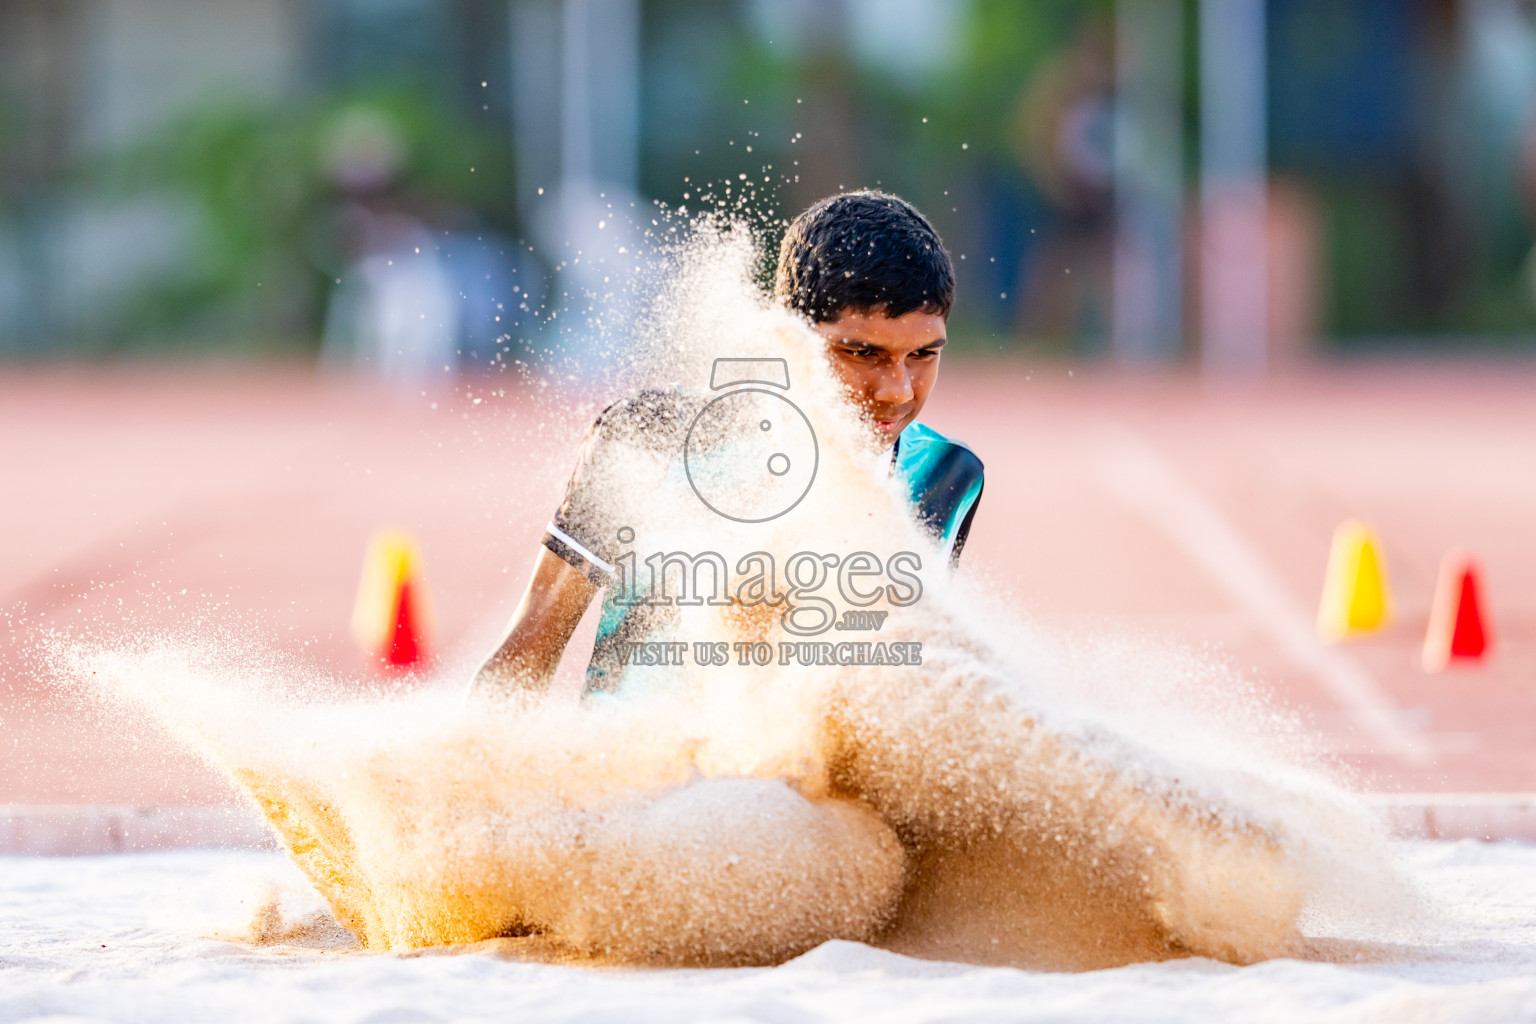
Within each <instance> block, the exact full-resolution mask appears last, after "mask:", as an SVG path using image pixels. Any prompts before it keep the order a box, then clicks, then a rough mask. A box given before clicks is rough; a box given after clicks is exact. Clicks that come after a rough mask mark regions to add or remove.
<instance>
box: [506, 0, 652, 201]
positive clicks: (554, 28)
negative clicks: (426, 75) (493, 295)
mask: <svg viewBox="0 0 1536 1024" xmlns="http://www.w3.org/2000/svg"><path fill="white" fill-rule="evenodd" d="M511 2H512V9H511V18H510V19H509V22H510V24H511V31H512V40H511V45H512V75H511V78H512V112H513V135H514V139H513V142H514V145H515V146H516V149H517V170H518V191H519V196H520V197H521V199H522V202H523V204H524V208H525V211H530V208H531V207H532V206H533V205H535V199H536V198H537V196H538V194H539V193H538V190H539V189H540V188H544V189H546V190H549V191H551V192H553V191H554V190H555V189H556V188H557V187H559V188H560V190H561V191H562V192H569V191H573V190H575V191H581V192H588V191H592V187H593V186H594V185H596V186H598V188H599V189H601V188H605V187H609V186H611V187H612V188H613V189H616V190H618V191H620V192H622V193H624V194H625V195H629V194H630V193H632V192H633V191H634V190H635V188H636V185H637V183H638V181H637V179H638V173H637V171H638V167H639V142H640V5H639V2H638V0H511Z"/></svg>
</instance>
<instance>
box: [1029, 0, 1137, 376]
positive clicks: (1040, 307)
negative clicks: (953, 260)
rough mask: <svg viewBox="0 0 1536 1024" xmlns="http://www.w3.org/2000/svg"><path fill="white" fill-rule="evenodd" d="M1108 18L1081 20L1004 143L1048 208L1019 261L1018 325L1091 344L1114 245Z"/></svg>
mask: <svg viewBox="0 0 1536 1024" xmlns="http://www.w3.org/2000/svg"><path fill="white" fill-rule="evenodd" d="M1112 42H1113V40H1112V36H1111V33H1110V30H1109V26H1108V25H1106V24H1105V23H1104V22H1102V21H1101V20H1098V19H1091V20H1089V21H1088V22H1087V23H1086V24H1085V25H1084V26H1083V27H1082V28H1081V29H1080V30H1079V31H1078V34H1077V36H1076V38H1075V39H1074V40H1073V42H1072V43H1071V44H1070V45H1069V46H1068V47H1066V48H1065V49H1064V50H1063V51H1061V52H1060V53H1058V54H1056V55H1055V56H1053V57H1051V58H1050V59H1049V60H1047V61H1046V62H1045V64H1044V65H1043V66H1042V67H1041V68H1040V70H1039V71H1037V72H1036V73H1035V75H1034V76H1033V77H1032V78H1031V79H1030V80H1029V83H1028V84H1027V85H1026V86H1025V88H1024V91H1023V93H1022V94H1021V95H1020V96H1019V99H1018V103H1017V106H1016V108H1015V111H1014V116H1013V130H1012V131H1013V136H1012V137H1013V149H1014V153H1015V156H1016V158H1017V159H1018V160H1019V161H1020V163H1021V164H1022V165H1023V167H1024V170H1025V172H1026V173H1027V174H1028V175H1029V177H1030V179H1031V180H1032V181H1033V182H1034V184H1035V185H1036V187H1038V188H1039V190H1040V191H1041V193H1043V194H1044V195H1045V197H1046V198H1047V199H1048V200H1049V202H1050V210H1051V213H1052V217H1051V219H1050V221H1049V222H1048V223H1047V224H1046V225H1044V226H1043V227H1042V228H1041V229H1040V231H1041V234H1042V236H1043V237H1041V238H1040V240H1039V241H1038V243H1037V244H1036V245H1035V246H1034V247H1033V248H1032V250H1031V252H1030V255H1029V257H1028V259H1027V260H1026V261H1025V263H1024V265H1023V267H1022V268H1021V271H1020V274H1021V281H1020V286H1019V288H1018V293H1019V295H1020V300H1021V301H1020V302H1019V305H1018V314H1017V318H1018V319H1017V327H1018V330H1019V332H1020V333H1021V334H1023V335H1025V336H1030V337H1036V338H1042V339H1044V340H1046V341H1048V342H1055V343H1060V344H1068V345H1071V347H1072V350H1073V352H1074V353H1075V354H1078V355H1087V354H1093V353H1096V352H1098V351H1100V350H1101V349H1102V347H1103V345H1104V339H1105V337H1106V335H1107V333H1108V325H1109V308H1110V307H1109V304H1110V300H1111V292H1112V282H1111V271H1112V265H1113V255H1114V191H1113V185H1114V181H1113V170H1114V165H1113V154H1112V152H1111V148H1110V147H1111V144H1112V141H1113V120H1112V102H1113V97H1112V88H1113V84H1114V65H1113V56H1112Z"/></svg>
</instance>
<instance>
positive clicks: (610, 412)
mask: <svg viewBox="0 0 1536 1024" xmlns="http://www.w3.org/2000/svg"><path fill="white" fill-rule="evenodd" d="M693 402H694V399H693V398H691V397H690V396H688V395H686V394H683V393H675V392H661V391H648V392H642V393H640V394H638V395H635V396H634V397H632V398H628V399H625V400H623V401H620V402H616V403H614V404H613V405H611V406H609V407H608V408H607V409H605V410H603V412H602V414H601V415H599V416H598V418H597V420H596V421H594V422H593V424H592V427H591V428H590V429H589V430H588V432H587V436H586V439H585V440H584V441H583V443H582V448H581V454H580V456H579V458H578V460H577V464H576V469H575V471H574V472H573V473H572V474H571V480H570V483H569V484H568V485H567V487H566V493H565V500H564V501H563V502H561V504H560V507H559V509H557V510H556V512H555V515H554V517H553V519H551V520H550V523H549V526H548V528H547V529H546V531H545V533H544V546H545V547H547V548H549V550H550V551H553V552H554V553H555V554H556V555H558V556H560V557H561V558H562V559H564V560H565V561H566V562H568V563H570V565H571V566H572V567H574V568H575V569H577V570H579V571H580V572H582V573H583V574H585V575H586V576H587V578H588V579H590V580H592V582H593V583H596V584H597V585H598V586H601V587H604V588H606V590H605V593H604V595H603V606H602V616H601V618H600V619H599V620H598V629H597V642H596V644H595V646H594V648H593V652H592V660H591V663H590V664H589V665H588V666H587V683H586V692H587V693H592V692H595V691H611V690H616V689H617V688H618V686H619V684H620V681H621V677H622V676H623V675H625V668H624V665H623V659H622V658H621V657H619V654H618V652H619V651H620V650H621V649H623V647H624V645H627V644H632V643H636V642H645V641H647V640H651V639H655V637H656V636H657V635H662V634H665V632H666V630H667V629H668V628H669V627H668V624H667V622H666V621H663V620H664V619H666V618H667V617H668V616H669V615H673V614H675V609H672V608H667V607H656V606H654V605H649V604H643V603H642V604H634V603H620V602H619V600H618V596H619V595H618V593H617V592H618V591H619V590H620V589H622V588H620V587H615V586H612V585H611V584H613V583H614V582H615V579H616V573H617V570H616V569H615V562H616V561H617V560H618V558H619V555H620V550H619V545H618V544H616V543H615V536H614V530H613V527H612V524H613V522H615V521H618V519H617V518H616V515H615V513H616V512H619V511H620V510H615V509H612V508H607V507H604V492H605V490H606V489H605V488H604V487H603V486H602V481H603V480H604V479H605V476H606V470H605V468H604V466H603V462H604V460H605V459H609V458H625V457H631V458H632V457H633V454H632V453H633V452H634V451H635V450H636V447H637V446H638V447H640V448H645V449H651V450H654V451H655V452H658V453H668V452H678V451H681V450H682V445H683V435H684V434H685V433H686V429H687V425H688V423H689V421H690V418H691V413H693V412H695V411H696V410H695V409H694V408H693ZM620 438H622V439H624V441H625V442H626V443H627V445H629V446H630V447H629V448H628V451H629V452H630V453H631V454H630V455H628V456H626V455H624V454H623V451H624V449H623V448H622V446H620V445H616V444H614V443H613V442H614V441H616V440H617V439H620ZM891 470H892V472H893V473H895V474H896V475H897V476H898V477H900V478H901V479H902V480H904V481H905V482H906V484H907V488H908V494H909V495H910V498H911V502H912V513H913V516H914V517H915V518H916V519H917V521H918V522H919V523H920V524H922V525H923V526H924V527H925V528H926V529H927V530H928V531H929V532H930V533H931V534H932V536H933V538H934V543H935V544H936V545H937V546H938V548H939V550H940V551H941V552H943V554H944V555H945V557H946V558H947V559H948V560H949V562H950V564H951V565H954V564H956V563H958V561H959V559H960V552H961V549H962V548H964V547H965V541H966V537H967V535H968V534H969V533H970V529H971V522H972V520H973V519H974V518H975V516H976V507H977V505H978V504H979V503H980V501H981V490H982V465H981V460H980V459H979V458H977V457H976V454H975V453H974V452H972V451H971V450H970V449H969V448H967V447H966V446H965V445H963V444H961V443H959V442H958V441H952V440H950V439H949V438H947V437H945V436H944V435H943V434H940V433H939V432H938V431H936V430H933V429H931V428H929V427H926V426H924V425H923V424H921V423H913V424H911V425H910V426H908V427H907V428H906V429H905V430H903V431H902V432H901V435H900V436H899V437H898V438H897V440H896V446H895V450H894V451H893V452H892V458H891Z"/></svg>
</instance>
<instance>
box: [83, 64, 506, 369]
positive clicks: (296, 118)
mask: <svg viewBox="0 0 1536 1024" xmlns="http://www.w3.org/2000/svg"><path fill="white" fill-rule="evenodd" d="M359 116H362V117H365V118H367V119H369V120H370V121H372V122H374V123H380V124H383V125H387V126H388V129H389V130H390V131H391V132H392V134H393V137H394V139H395V140H397V142H398V146H399V150H400V152H399V154H398V166H397V167H396V168H395V170H394V172H393V174H392V177H391V180H390V182H389V183H388V187H387V192H385V193H384V194H382V195H376V196H373V197H371V198H372V199H373V200H375V201H379V200H382V201H385V202H388V203H390V204H392V205H394V206H398V207H401V208H403V209H405V210H407V211H409V212H410V213H412V214H413V215H416V216H420V217H422V218H423V219H424V220H425V221H427V222H428V223H432V222H433V221H434V219H435V218H436V217H437V216H438V215H440V214H445V215H449V216H459V217H464V216H466V215H467V216H472V217H473V218H474V219H475V220H476V222H479V223H485V224H489V225H493V226H496V227H498V228H502V229H505V228H507V227H508V226H510V225H511V224H512V221H513V216H514V210H513V192H512V188H511V180H512V165H511V157H512V154H511V151H510V146H509V145H508V143H507V141H506V138H505V136H504V135H501V134H496V133H492V132H488V131H486V130H484V129H481V128H478V127H476V126H474V125H472V124H471V123H470V122H469V121H468V120H466V119H465V118H463V117H462V116H460V115H459V114H458V113H457V112H455V111H453V110H451V109H449V108H447V107H446V106H444V105H443V104H441V103H439V102H437V101H435V100H433V99H432V98H431V97H430V96H429V95H428V94H425V93H423V92H420V91H415V90H411V89H405V88H396V89H387V88H370V89H363V90H356V91H348V92H342V93H336V94H329V95H321V96H317V97H315V98H313V99H310V100H308V101H306V102H300V103H289V104H282V105H268V106H254V105H250V104H234V105H222V104H221V105H215V106H211V107H208V108H205V109H202V110H198V111H196V112H193V113H191V114H189V115H187V116H185V117H183V118H180V119H178V120H177V121H176V122H175V123H174V124H173V125H171V126H170V127H168V128H166V129H164V130H161V131H159V132H157V133H155V134H154V135H153V136H151V137H149V138H148V139H146V140H145V141H144V142H142V143H139V144H137V145H135V146H133V147H132V148H130V149H128V150H126V151H124V152H121V153H117V154H114V155H113V156H111V157H109V158H107V159H105V160H103V161H100V162H99V163H97V164H96V165H95V166H93V167H92V168H90V170H89V177H90V178H91V179H92V182H93V184H95V185H96V186H98V187H101V188H103V189H104V191H105V192H106V193H107V194H108V195H112V196H116V197H119V198H130V197H134V196H152V197H168V198H170V199H172V201H174V202H178V203H185V204H190V207H191V210H192V213H193V223H194V224H195V237H194V239H193V255H192V258H191V259H190V260H187V261H185V262H184V263H182V264H180V265H178V266H177V267H176V268H175V270H173V271H171V272H169V273H168V274H165V275H161V276H159V277H157V278H156V279H154V280H152V281H151V282H150V283H148V284H147V285H146V286H144V287H142V288H140V289H138V290H137V291H136V292H135V294H134V295H133V297H132V299H131V301H130V303H129V305H128V308H127V309H125V310H124V311H123V312H122V314H121V315H120V316H117V317H114V318H113V320H112V323H111V327H110V330H109V332H108V344H109V345H110V346H111V347H112V348H114V349H117V350H122V349H127V348H183V347H189V348H190V347H208V346H212V345H218V344H220V343H224V344H229V345H242V346H247V347H249V346H251V345H255V346H256V347H258V348H260V347H263V346H266V347H270V348H271V349H273V350H282V349H299V350H312V349H313V348H314V346H315V345H316V343H317V339H318V335H319V328H320V324H321V320H322V317H323V310H324V299H325V295H326V293H327V291H328V289H329V288H330V286H331V285H332V284H333V283H334V281H335V279H336V278H337V277H339V276H340V274H341V272H342V270H343V269H344V254H343V253H342V251H341V248H342V245H343V243H342V240H341V239H340V238H339V237H338V232H339V226H338V223H337V221H338V212H339V204H340V203H341V202H342V201H343V200H344V199H346V198H347V197H346V196H345V195H344V194H343V190H342V189H341V188H340V187H339V186H338V183H337V181H336V180H335V178H334V175H333V174H332V172H331V169H330V168H329V167H328V165H327V154H328V149H329V147H331V146H332V144H333V143H334V142H335V140H336V138H337V133H338V131H342V130H344V127H343V126H344V124H345V123H346V122H347V121H348V119H354V120H355V119H356V118H358V117H359Z"/></svg>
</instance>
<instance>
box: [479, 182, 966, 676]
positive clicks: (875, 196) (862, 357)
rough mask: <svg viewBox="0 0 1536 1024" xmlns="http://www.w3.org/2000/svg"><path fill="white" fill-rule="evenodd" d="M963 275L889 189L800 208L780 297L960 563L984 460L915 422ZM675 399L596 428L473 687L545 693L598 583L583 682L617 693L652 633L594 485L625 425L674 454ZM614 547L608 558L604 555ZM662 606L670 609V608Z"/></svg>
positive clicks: (649, 396) (633, 409) (934, 374)
mask: <svg viewBox="0 0 1536 1024" xmlns="http://www.w3.org/2000/svg"><path fill="white" fill-rule="evenodd" d="M954 292H955V272H954V265H953V263H952V262H951V260H950V257H949V253H948V252H947V251H945V249H944V245H943V243H942V242H940V240H939V236H938V233H937V232H935V231H934V229H933V226H932V225H931V224H929V223H928V221H927V219H926V218H925V217H923V215H922V214H921V213H919V212H918V211H917V209H916V208H914V207H913V206H912V205H911V204H909V203H907V202H905V201H904V200H901V199H898V198H897V197H895V196H892V195H886V194H884V193H881V192H849V193H844V194H842V195H836V196H832V197H830V198H827V199H823V200H822V201H821V202H819V203H817V204H815V205H814V206H812V207H811V208H810V209H808V210H806V211H805V212H804V213H802V214H801V215H800V216H799V217H797V218H795V221H794V223H793V224H791V225H790V227H789V230H788V232H787V233H786V234H785V236H784V242H783V244H782V246H781V247H780V249H779V264H778V274H777V278H776V281H775V287H774V296H775V298H776V299H777V300H778V301H779V302H781V303H783V304H784V305H785V306H787V307H789V308H790V309H792V310H794V311H795V312H797V313H799V314H801V315H802V316H804V317H805V318H806V319H808V320H809V321H810V322H811V324H812V325H813V326H814V327H815V329H816V331H817V333H819V334H820V335H821V336H822V337H823V338H825V339H826V343H827V359H828V361H829V362H830V364H831V366H832V369H833V372H834V373H835V374H836V376H837V378H838V379H839V380H840V381H841V382H842V384H843V386H844V388H845V389H846V391H847V394H848V397H849V399H850V400H851V401H852V402H853V403H854V404H855V405H856V407H857V408H858V410H859V412H860V413H861V418H862V419H863V421H864V422H865V423H866V424H867V425H868V429H869V430H870V431H871V432H872V433H873V435H874V437H875V439H876V441H877V443H878V444H879V446H880V448H881V450H891V451H892V456H891V467H892V472H893V473H895V474H896V475H897V476H899V477H900V478H901V479H902V480H904V481H905V482H906V484H907V488H908V493H909V494H910V496H911V502H912V512H913V515H914V516H915V517H916V518H917V520H918V521H919V522H920V523H922V524H923V525H924V526H925V527H926V528H927V529H928V530H929V532H930V533H931V534H932V535H933V537H934V539H935V542H936V543H937V545H938V547H939V549H940V550H941V551H943V552H945V553H946V554H947V555H948V557H949V559H950V562H951V564H953V563H955V562H956V561H958V559H959V557H960V551H961V549H962V548H963V547H964V546H965V539H966V536H967V534H968V533H969V532H970V528H971V520H972V519H973V518H974V517H975V515H976V507H977V505H978V503H979V502H980V500H981V489H982V465H981V460H980V459H978V458H977V457H976V455H975V454H974V453H972V452H971V450H970V449H969V448H967V447H965V446H964V445H963V444H960V443H959V442H956V441H952V440H950V439H948V438H946V437H944V436H943V435H941V434H940V433H938V432H937V431H935V430H932V429H930V428H929V427H926V426H924V425H923V424H921V423H919V422H917V415H918V413H919V412H921V411H922V408H923V404H924V403H925V402H927V400H928V395H929V393H930V392H931V391H932V390H933V385H934V382H935V381H936V380H937V379H938V373H939V353H940V351H941V350H942V349H943V347H944V344H945V325H946V322H947V321H948V318H949V310H950V306H951V304H952V302H953V300H954ZM685 422H686V420H685V417H684V416H683V415H682V414H681V413H680V412H679V410H678V408H677V406H676V404H675V400H674V399H673V398H672V397H671V396H667V395H665V394H663V393H660V392H644V393H641V394H640V395H637V396H635V397H633V398H630V399H626V400H624V401H621V402H618V403H615V404H614V405H612V406H610V407H609V408H607V409H605V410H604V411H603V413H602V414H601V415H600V416H599V417H598V418H597V421H596V422H594V423H593V425H592V428H591V429H590V430H588V432H587V437H586V440H585V441H584V442H583V444H582V453H581V458H580V460H579V461H578V464H577V467H576V471H575V472H574V473H573V474H572V476H571V482H570V484H569V486H568V487H567V490H566V497H565V501H564V502H563V503H562V504H561V506H560V508H559V510H557V511H556V513H555V517H554V519H553V521H552V522H551V523H550V524H549V529H548V531H547V532H546V533H545V534H544V541H543V550H541V551H540V552H539V556H538V560H537V561H536V562H535V563H534V569H533V578H532V579H531V580H530V581H529V583H528V589H527V591H526V592H525V593H524V594H523V599H522V601H521V602H520V603H519V604H518V606H517V610H516V611H515V612H514V613H513V615H512V621H511V623H510V624H509V625H508V627H507V632H506V635H505V636H504V637H503V638H502V641H501V643H500V645H499V646H498V647H497V649H496V651H495V653H493V654H492V655H491V656H490V658H489V659H488V660H487V661H486V663H485V664H484V665H483V666H482V667H481V669H480V671H479V672H478V673H477V674H476V676H475V681H474V687H473V688H474V690H475V691H477V692H481V693H486V694H493V693H498V692H499V693H509V692H512V691H514V690H515V689H517V688H519V687H530V688H533V689H537V690H543V689H544V688H546V687H547V686H548V685H549V681H550V679H551V678H552V677H553V676H554V673H555V668H556V667H557V666H558V665H559V663H560V656H561V654H562V653H563V652H564V650H565V646H566V644H567V643H568V642H569V641H570V638H571V634H572V633H573V632H574V631H575V629H576V626H577V624H578V623H579V622H580V620H581V617H582V615H583V613H584V612H585V611H586V609H587V606H588V605H589V604H590V603H591V601H592V598H593V597H594V596H595V595H596V593H597V591H598V589H599V588H603V587H606V588H607V596H606V597H605V599H604V603H603V615H602V620H601V622H600V624H599V627H598V639H597V644H596V646H595V648H594V650H593V656H592V662H591V664H590V665H589V666H588V669H587V683H586V691H585V692H586V693H592V692H596V691H604V690H615V689H617V688H618V686H619V684H620V682H621V676H622V674H623V668H622V666H621V664H620V662H619V659H617V658H616V657H615V656H614V651H615V649H616V647H617V646H618V645H619V644H620V643H623V642H626V641H629V640H634V639H643V638H644V636H645V635H646V631H647V630H648V629H649V628H650V626H651V625H652V624H651V623H648V622H647V621H645V613H646V611H647V610H646V609H644V608H636V607H634V606H630V605H624V604H620V603H617V602H616V601H615V591H617V590H619V589H620V588H618V587H614V586H610V584H611V583H613V582H614V571H613V562H614V561H615V559H616V558H617V555H616V554H615V553H614V550H613V545H612V544H611V542H606V541H605V540H604V538H605V537H608V536H611V530H609V529H607V528H604V527H600V526H599V525H598V522H599V519H600V517H599V516H597V515H596V513H595V512H594V511H593V508H594V505H595V504H596V498H595V497H594V496H593V495H592V494H591V493H590V491H589V485H590V483H591V481H592V478H593V477H594V476H597V475H598V474H596V473H594V471H593V470H592V465H593V463H594V461H595V460H597V459H599V458H600V457H601V453H602V451H603V447H604V443H605V441H607V440H610V439H611V438H612V437H613V436H614V434H615V432H616V431H619V430H621V429H626V428H627V429H628V431H629V433H630V435H631V437H632V438H633V437H634V436H635V435H636V434H639V435H641V436H642V437H643V440H644V443H646V444H647V445H654V446H655V447H656V449H657V450H663V449H665V450H670V451H678V450H679V448H680V445H679V441H680V437H679V436H677V435H678V431H679V424H680V423H685ZM605 556H606V557H605ZM664 611H670V609H666V610H664Z"/></svg>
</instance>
